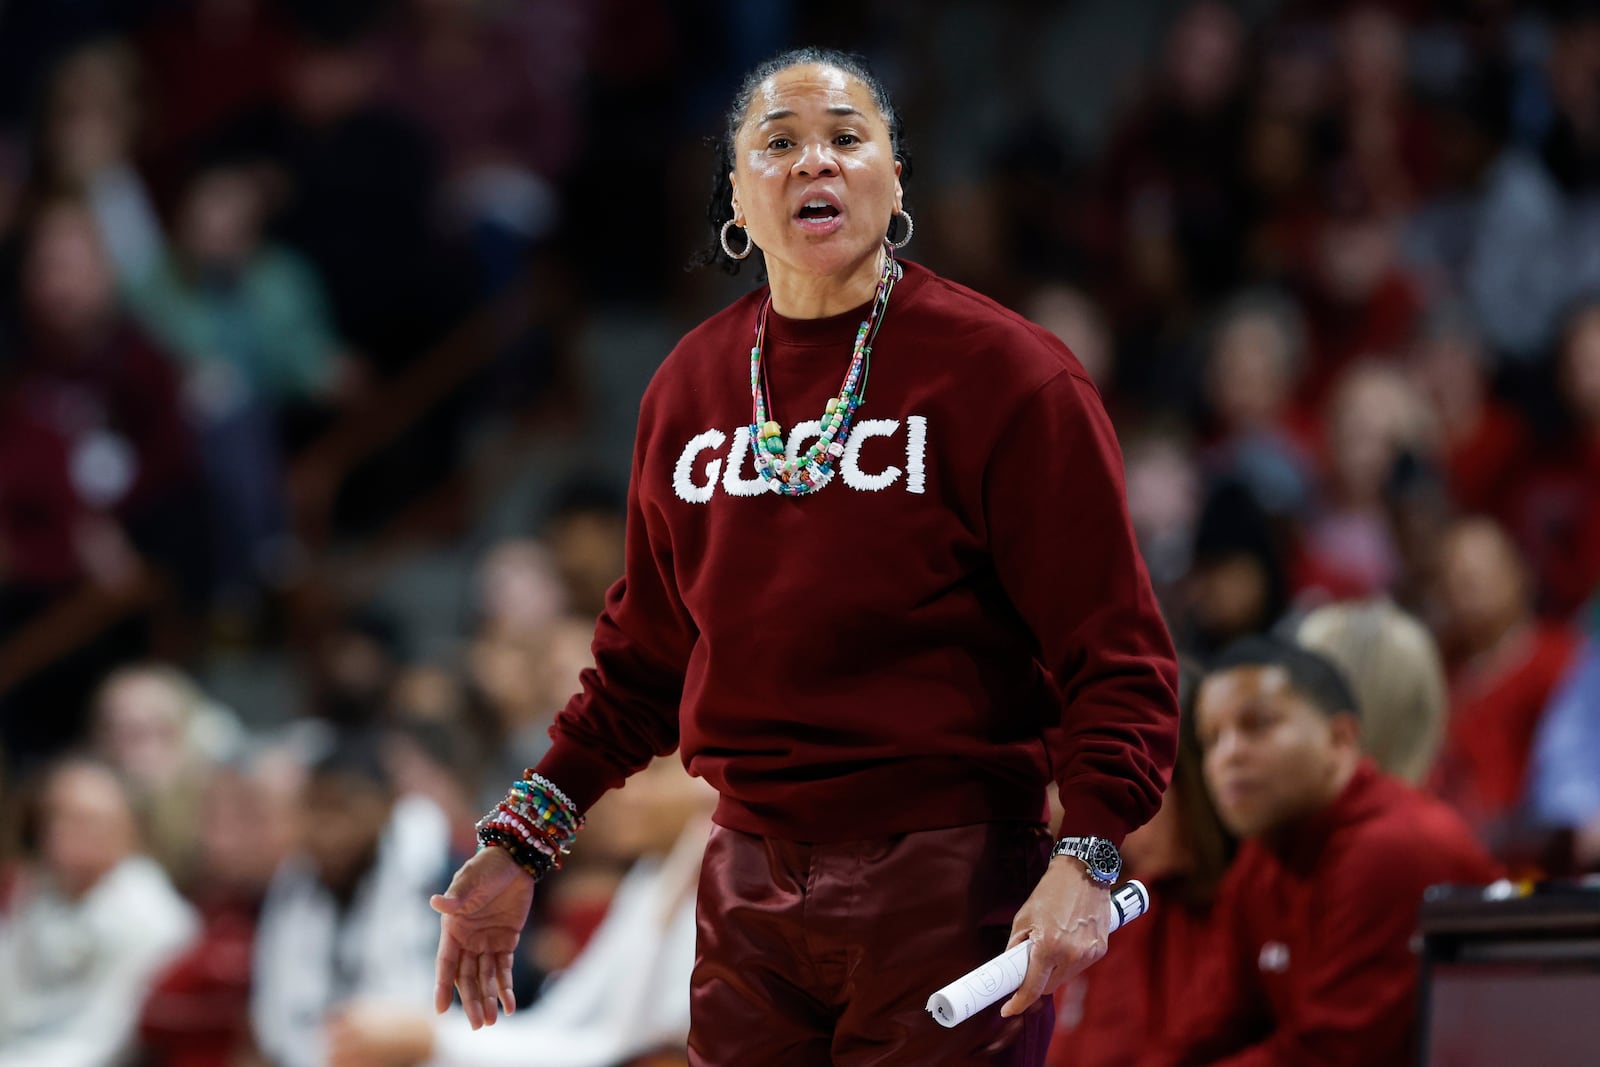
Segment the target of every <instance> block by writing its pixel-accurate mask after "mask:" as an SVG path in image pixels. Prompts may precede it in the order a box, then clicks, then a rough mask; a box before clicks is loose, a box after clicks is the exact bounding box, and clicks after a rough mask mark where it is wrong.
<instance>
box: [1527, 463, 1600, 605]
mask: <svg viewBox="0 0 1600 1067" xmlns="http://www.w3.org/2000/svg"><path fill="white" fill-rule="evenodd" d="M1513 531H1514V533H1515V535H1516V538H1517V541H1518V543H1519V544H1520V545H1521V546H1522V548H1523V550H1524V551H1525V552H1527V553H1528V557H1529V563H1530V566H1531V567H1532V569H1533V574H1534V578H1535V579H1536V581H1537V584H1538V587H1539V607H1540V610H1541V611H1542V612H1543V613H1544V614H1546V615H1548V616H1551V617H1556V618H1565V617H1567V616H1570V615H1571V614H1572V613H1573V612H1575V611H1577V610H1578V609H1579V608H1580V607H1581V606H1582V605H1583V604H1584V603H1585V602H1586V601H1587V600H1588V599H1589V597H1590V596H1592V595H1594V593H1595V592H1596V591H1597V589H1600V436H1595V437H1594V438H1593V439H1591V440H1589V441H1588V442H1583V441H1574V442H1570V443H1569V444H1567V445H1566V446H1565V447H1564V448H1561V449H1559V450H1553V455H1552V456H1550V457H1549V458H1548V459H1547V460H1546V461H1545V462H1544V463H1542V464H1541V465H1540V467H1539V469H1538V470H1536V471H1534V472H1533V473H1532V475H1531V476H1530V477H1529V478H1527V479H1526V483H1525V484H1524V485H1523V486H1522V487H1521V492H1520V493H1519V495H1518V499H1517V504H1516V517H1515V520H1514V522H1513Z"/></svg>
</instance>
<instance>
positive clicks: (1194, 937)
mask: <svg viewBox="0 0 1600 1067" xmlns="http://www.w3.org/2000/svg"><path fill="white" fill-rule="evenodd" d="M1199 682H1200V675H1199V671H1198V669H1197V668H1195V667H1194V665H1193V664H1191V663H1188V662H1180V664H1179V672H1178V699H1179V703H1180V704H1181V706H1182V708H1183V715H1182V718H1181V719H1180V720H1179V734H1178V760H1177V763H1176V764H1174V765H1173V768H1172V784H1171V785H1170V786H1168V788H1167V792H1166V795H1165V796H1164V797H1163V798H1162V800H1161V809H1160V810H1159V811H1157V812H1156V816H1155V818H1153V819H1151V820H1150V821H1149V822H1148V823H1146V824H1145V825H1144V826H1141V827H1140V828H1139V829H1137V830H1135V831H1134V832H1133V833H1131V834H1129V835H1128V839H1127V841H1125V842H1124V843H1123V846H1122V857H1123V874H1124V875H1125V876H1126V877H1129V878H1138V879H1141V880H1143V881H1144V882H1145V885H1146V887H1147V888H1148V889H1149V890H1150V897H1151V906H1150V914H1149V915H1147V916H1146V917H1145V918H1143V919H1140V920H1139V921H1138V922H1137V923H1134V924H1133V925H1132V926H1129V927H1128V928H1127V929H1126V930H1120V931H1118V932H1117V936H1116V939H1115V940H1114V941H1113V942H1112V943H1111V948H1110V951H1108V952H1107V953H1106V956H1105V958H1104V959H1102V960H1101V961H1100V962H1099V963H1097V964H1095V965H1094V967H1092V968H1091V969H1090V970H1087V971H1085V972H1083V973H1082V974H1080V975H1078V977H1076V978H1074V979H1073V980H1072V981H1071V982H1069V983H1068V984H1067V986H1066V987H1065V988H1064V989H1062V991H1061V992H1060V993H1059V994H1057V996H1056V1030H1055V1036H1054V1038H1053V1039H1052V1040H1051V1042H1050V1054H1049V1057H1048V1059H1047V1061H1046V1062H1047V1063H1048V1064H1049V1067H1127V1065H1130V1064H1133V1063H1136V1062H1137V1061H1138V1058H1139V1054H1140V1053H1141V1052H1143V1051H1144V1050H1146V1049H1149V1048H1151V1047H1154V1046H1157V1045H1159V1044H1160V1043H1161V1041H1162V1040H1163V1038H1164V1037H1165V1036H1166V1034H1167V1028H1168V1024H1169V1023H1170V1022H1171V1020H1172V1019H1173V1018H1174V1017H1175V1016H1177V1015H1178V1014H1179V1008H1180V1007H1181V1006H1182V1005H1183V1004H1184V1003H1185V1002H1186V1001H1188V1000H1190V999H1191V998H1195V997H1202V998H1203V997H1204V996H1205V995H1206V991H1205V990H1204V989H1202V988H1201V987H1199V986H1197V985H1196V984H1195V978H1196V976H1197V974H1198V973H1200V972H1201V970H1202V968H1201V967H1200V961H1201V960H1202V959H1203V958H1204V957H1205V956H1206V955H1208V954H1210V953H1212V952H1214V951H1215V949H1214V948H1213V947H1212V942H1213V940H1214V939H1215V930H1216V924H1215V923H1214V922H1213V919H1212V911H1213V908H1212V905H1213V904H1214V903H1215V900H1216V894H1217V887H1218V885H1219V883H1221V881H1222V878H1223V875H1224V874H1226V873H1227V870H1228V864H1229V863H1231V862H1232V860H1233V854H1234V850H1235V848H1236V844H1237V843H1236V842H1235V841H1234V838H1233V835H1232V834H1230V833H1228V830H1227V828H1226V827H1224V826H1223V825H1222V821H1221V820H1220V819H1219V818H1218V817H1217V810H1216V808H1215V807H1214V806H1212V803H1211V797H1210V796H1209V795H1207V793H1206V783H1205V777H1204V772H1202V770H1201V766H1200V765H1201V754H1200V741H1199V739H1198V738H1197V737H1196V735H1195V729H1194V692H1195V689H1196V688H1197V687H1198V685H1199Z"/></svg>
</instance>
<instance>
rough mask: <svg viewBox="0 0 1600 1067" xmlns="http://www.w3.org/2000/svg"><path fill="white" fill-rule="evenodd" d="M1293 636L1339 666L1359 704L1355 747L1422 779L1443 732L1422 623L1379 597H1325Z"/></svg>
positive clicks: (1439, 694)
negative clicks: (1329, 600)
mask: <svg viewBox="0 0 1600 1067" xmlns="http://www.w3.org/2000/svg"><path fill="white" fill-rule="evenodd" d="M1294 638H1295V641H1296V642H1298V643H1299V644H1300V645H1301V646H1303V647H1305V648H1308V649H1310V650H1311V651H1313V652H1316V653H1319V654H1320V655H1322V656H1325V657H1326V658H1327V659H1328V661H1329V662H1331V663H1332V664H1333V665H1334V666H1335V667H1337V668H1339V670H1340V671H1341V672H1342V673H1343V674H1344V677H1345V679H1346V681H1348V682H1349V683H1350V688H1351V690H1352V691H1353V692H1354V694H1355V698H1356V703H1357V704H1359V705H1360V706H1361V748H1362V751H1364V752H1365V753H1366V754H1367V755H1369V756H1371V757H1372V760H1373V762H1374V763H1376V764H1377V765H1378V769H1379V770H1381V771H1383V772H1384V773H1386V774H1392V775H1394V776H1395V777H1396V778H1399V779H1401V780H1402V781H1405V782H1407V783H1409V784H1412V785H1417V784H1419V783H1421V782H1423V781H1425V780H1426V779H1427V777H1428V775H1429V772H1430V771H1431V770H1432V769H1433V763H1434V759H1435V758H1436V757H1437V756H1438V753H1439V745H1440V743H1441V741H1442V740H1443V738H1444V719H1445V712H1446V695H1445V677H1444V664H1443V663H1442V662H1441V661H1440V658H1439V648H1438V646H1437V645H1435V644H1434V641H1433V635H1432V634H1430V633H1429V632H1428V629H1427V627H1425V626H1423V625H1422V623H1420V622H1418V621H1417V620H1416V619H1414V618H1412V617H1411V616H1410V615H1407V614H1406V613H1405V612H1404V611H1401V610H1400V609H1399V608H1397V607H1395V606H1394V605H1393V604H1391V603H1389V602H1388V601H1384V600H1370V601H1364V602H1363V601H1348V602H1343V603H1338V604H1327V605H1324V606H1323V607H1320V608H1317V609H1316V610H1314V611H1312V612H1311V613H1310V614H1308V615H1307V616H1306V617H1305V618H1304V619H1301V620H1300V624H1299V625H1298V626H1297V627H1296V628H1295V634H1294Z"/></svg>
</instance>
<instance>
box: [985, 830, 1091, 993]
mask: <svg viewBox="0 0 1600 1067" xmlns="http://www.w3.org/2000/svg"><path fill="white" fill-rule="evenodd" d="M1110 926H1111V890H1110V887H1109V886H1103V885H1100V884H1099V883H1097V882H1095V881H1093V880H1092V879H1091V878H1090V877H1089V872H1088V871H1086V870H1084V867H1083V864H1082V863H1081V862H1079V861H1078V860H1076V859H1073V858H1072V857H1071V856H1056V857H1055V858H1053V859H1051V861H1050V866H1049V867H1047V868H1046V869H1045V872H1044V877H1043V878H1041V879H1039V885H1038V886H1037V887H1036V888H1035V889H1034V891H1033V895H1032V896H1030V897H1028V899H1027V902H1026V903H1024V904H1023V905H1022V910H1021V911H1019V912H1017V917H1016V919H1015V920H1013V921H1012V923H1011V940H1010V941H1008V942H1007V943H1006V947H1007V948H1013V947H1015V946H1017V945H1019V944H1021V943H1022V942H1024V941H1028V940H1031V941H1032V942H1033V949H1032V951H1031V952H1030V953H1029V955H1028V973H1027V974H1026V975H1025V976H1024V977H1023V979H1022V987H1021V988H1020V989H1018V990H1017V991H1016V993H1014V994H1012V996H1011V999H1010V1000H1008V1001H1006V1002H1005V1004H1004V1005H1002V1006H1001V1008H1000V1014H1001V1015H1002V1016H1005V1017H1007V1018H1009V1017H1010V1016H1013V1015H1021V1014H1022V1013H1023V1012H1024V1011H1027V1010H1028V1008H1029V1006H1031V1005H1032V1004H1033V1002H1034V1001H1036V1000H1038V999H1039V998H1040V997H1042V996H1044V995H1045V994H1046V993H1053V992H1055V991H1056V990H1057V989H1059V988H1061V986H1062V985H1064V984H1065V983H1066V982H1067V981H1068V980H1069V979H1070V978H1072V977H1073V976H1074V975H1076V974H1078V973H1080V972H1081V971H1083V969H1084V968H1086V967H1088V966H1089V965H1090V964H1092V963H1094V962H1095V961H1096V960H1098V959H1099V958H1100V957H1101V956H1104V955H1105V954H1106V937H1107V936H1108V935H1109V933H1110Z"/></svg>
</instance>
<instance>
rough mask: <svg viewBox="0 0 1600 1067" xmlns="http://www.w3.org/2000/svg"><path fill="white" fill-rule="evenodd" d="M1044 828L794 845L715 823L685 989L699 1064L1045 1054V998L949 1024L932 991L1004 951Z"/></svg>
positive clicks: (1031, 880) (799, 1065)
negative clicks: (1003, 1014) (1006, 1014)
mask: <svg viewBox="0 0 1600 1067" xmlns="http://www.w3.org/2000/svg"><path fill="white" fill-rule="evenodd" d="M1050 843H1051V842H1050V837H1049V834H1048V832H1047V831H1046V830H1045V828H1044V827H1043V826H1036V825H1028V824H1020V823H987V824H979V825H975V826H961V827H956V828H954V829H949V830H928V831H923V832H920V833H912V834H900V835H896V836H894V837H888V838H883V839H880V840H869V841H850V842H843V843H839V844H805V843H801V842H794V841H778V840H774V839H771V838H764V837H754V836H751V835H750V834H744V833H739V832H738V831H735V830H728V829H725V828H723V827H720V826H718V827H715V828H713V830H712V831H711V840H710V842H709V843H708V844H707V846H706V854H705V860H704V863H703V864H702V866H701V871H700V896H699V911H698V923H699V940H698V944H697V948H696V957H695V968H694V981H693V987H692V994H691V1001H690V1004H691V1010H690V1029H689V1062H690V1063H691V1064H694V1065H695V1067H767V1065H782V1067H791V1065H793V1067H806V1065H810V1064H830V1063H831V1064H841V1065H847V1067H867V1065H868V1064H873V1065H877V1064H911V1065H916V1067H924V1065H929V1067H931V1065H935V1064H988V1065H992V1064H1001V1065H1011V1067H1038V1065H1040V1064H1043V1063H1044V1056H1045V1050H1046V1047H1047V1046H1048V1045H1049V1043H1050V1030H1051V1026H1052V1024H1053V1022H1054V1014H1055V1013H1054V1011H1053V1010H1052V1006H1051V1003H1050V998H1048V997H1045V998H1043V999H1042V1000H1041V1001H1040V1002H1039V1003H1038V1004H1035V1005H1034V1006H1033V1007H1032V1008H1031V1009H1029V1010H1028V1011H1027V1012H1025V1013H1024V1014H1023V1015H1021V1016H1019V1017H1017V1018H1013V1019H1002V1018H1000V1008H999V1005H995V1006H994V1007H990V1008H987V1009H985V1010H984V1011H982V1012H980V1013H979V1014H977V1015H975V1016H973V1017H972V1018H971V1019H968V1020H967V1021H966V1022H964V1023H961V1024H960V1025H958V1026H955V1027H952V1028H950V1029H946V1028H944V1027H942V1026H940V1025H939V1024H938V1023H936V1022H934V1021H933V1017H932V1016H930V1015H929V1014H928V1013H927V1012H926V1011H925V1010H924V1005H925V1004H926V1003H927V1001H928V995H929V994H931V993H932V992H933V991H934V990H936V989H938V988H939V987H940V986H943V985H945V984H946V983H947V982H950V981H952V980H953V979H955V978H957V977H959V976H961V975H962V974H965V973H966V972H967V971H969V970H971V969H972V968H973V967H976V966H978V965H979V964H981V963H983V962H985V961H986V960H988V959H990V958H991V957H993V956H995V955H997V954H998V953H1000V952H1002V951H1004V949H1005V947H1006V940H1007V938H1008V937H1009V935H1010V933H1011V921H1012V919H1013V918H1014V917H1015V916H1016V913H1017V910H1018V909H1019V908H1020V907H1021V906H1022V903H1023V901H1025V900H1026V899H1027V898H1028V895H1029V894H1030V893H1032V892H1033V888H1034V886H1035V885H1036V884H1037V883H1038V881H1039V878H1040V876H1041V875H1043V873H1044V869H1045V865H1046V864H1047V863H1048V862H1049V853H1050Z"/></svg>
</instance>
